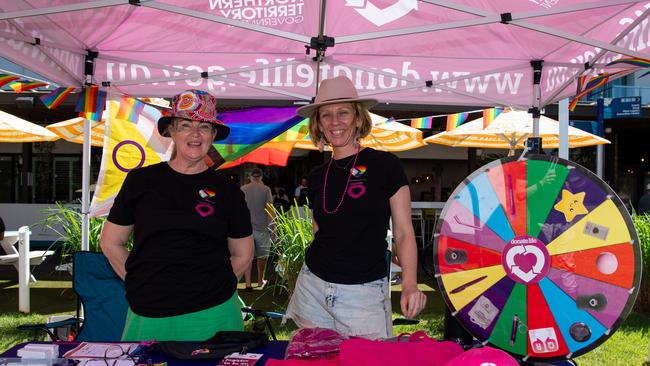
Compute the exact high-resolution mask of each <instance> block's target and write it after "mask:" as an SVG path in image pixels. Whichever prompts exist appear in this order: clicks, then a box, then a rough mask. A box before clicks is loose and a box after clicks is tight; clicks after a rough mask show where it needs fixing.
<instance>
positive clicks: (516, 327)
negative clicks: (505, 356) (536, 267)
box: [488, 283, 528, 356]
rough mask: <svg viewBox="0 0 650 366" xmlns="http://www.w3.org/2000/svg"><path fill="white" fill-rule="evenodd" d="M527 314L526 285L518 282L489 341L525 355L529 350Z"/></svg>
mask: <svg viewBox="0 0 650 366" xmlns="http://www.w3.org/2000/svg"><path fill="white" fill-rule="evenodd" d="M527 314H528V313H527V309H526V286H525V285H521V284H518V283H517V284H515V285H514V286H513V288H512V291H511V292H510V296H508V301H506V304H505V305H504V307H503V309H502V310H501V314H500V315H499V318H498V319H497V322H496V324H495V325H494V327H493V328H492V333H491V334H490V338H489V339H488V341H489V342H490V343H492V344H493V345H495V346H497V347H499V348H501V349H503V350H506V351H508V352H510V353H515V354H518V355H521V356H525V355H526V354H527V352H528V349H527V344H528V331H527V329H528V328H527V326H526V324H528V320H527V316H528V315H527Z"/></svg>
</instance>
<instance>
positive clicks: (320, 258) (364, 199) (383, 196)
mask: <svg viewBox="0 0 650 366" xmlns="http://www.w3.org/2000/svg"><path fill="white" fill-rule="evenodd" d="M353 161H354V155H352V156H349V157H347V158H344V159H340V160H336V161H334V162H333V163H332V166H331V167H330V170H329V175H328V178H327V192H326V198H327V202H326V206H327V210H328V211H329V212H331V211H334V210H335V209H336V207H337V205H338V204H339V202H340V201H341V196H342V194H343V190H344V189H345V183H346V182H347V179H348V174H349V172H350V169H352V164H353ZM326 170H327V164H324V165H321V166H319V167H317V168H316V169H314V170H313V171H312V172H311V173H310V174H309V188H310V196H309V201H310V202H311V203H312V207H311V208H312V210H313V214H314V219H315V221H316V223H317V225H318V231H317V232H316V235H315V237H314V241H313V242H312V244H311V245H310V247H309V249H308V251H307V254H306V257H305V262H306V263H307V266H308V267H309V269H310V270H311V271H312V272H313V273H314V274H315V275H316V276H318V277H320V278H321V279H323V280H325V281H328V282H333V283H340V284H359V283H366V282H370V281H374V280H377V279H380V278H383V277H385V276H386V272H387V271H386V268H387V263H386V249H387V243H386V230H388V223H389V219H390V202H389V199H390V197H392V196H393V195H394V194H395V192H397V190H399V189H400V188H401V187H402V186H405V185H407V184H408V182H407V180H406V174H405V173H404V168H403V167H402V164H401V163H400V161H399V159H398V158H397V157H396V156H395V155H393V154H391V153H387V152H382V151H376V150H373V149H370V148H365V149H363V150H361V151H360V152H359V157H358V159H357V163H356V164H355V167H354V170H353V175H352V177H351V179H350V184H349V186H348V190H347V192H346V194H345V198H344V199H343V203H342V204H341V206H340V208H339V210H338V211H337V212H336V213H334V214H327V213H326V212H325V211H324V210H323V186H324V185H323V182H324V179H325V172H326Z"/></svg>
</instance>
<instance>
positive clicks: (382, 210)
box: [285, 76, 426, 339]
mask: <svg viewBox="0 0 650 366" xmlns="http://www.w3.org/2000/svg"><path fill="white" fill-rule="evenodd" d="M376 102H377V101H376V100H375V99H369V98H360V97H359V96H358V94H357V91H356V89H355V87H354V85H353V84H352V81H351V80H350V79H348V78H346V77H344V76H339V77H335V78H332V79H327V80H323V81H322V83H321V86H320V89H319V90H318V93H317V95H316V98H315V102H314V103H313V104H310V105H307V106H303V107H301V108H299V109H298V111H297V113H298V114H299V115H300V116H302V117H308V118H309V133H310V136H311V138H312V141H313V142H314V144H315V145H317V146H320V147H323V145H324V144H328V145H330V146H331V148H332V158H331V159H330V160H329V162H328V163H326V164H323V165H321V166H318V167H317V168H315V169H314V170H313V171H312V172H311V173H310V174H309V182H308V185H309V203H310V208H311V210H312V216H311V217H312V218H313V227H314V229H313V230H314V240H313V242H312V243H311V245H310V246H309V248H308V250H307V253H306V254H305V265H304V266H303V267H302V269H301V271H300V274H299V276H298V280H297V283H296V286H295V289H294V293H293V296H292V297H291V300H290V302H289V306H288V308H287V311H286V316H285V319H289V318H291V319H293V320H294V322H295V323H296V324H297V325H298V326H299V327H300V328H307V327H309V328H310V327H320V328H329V329H335V330H337V331H339V332H340V333H343V334H345V335H349V336H360V337H365V338H373V339H374V338H387V337H390V336H391V334H392V320H391V315H392V311H391V302H390V289H389V283H388V282H389V281H388V278H387V273H388V261H387V259H386V249H387V243H386V234H387V231H388V226H389V220H390V219H391V218H392V222H393V229H392V234H393V238H394V240H395V242H396V243H397V255H398V257H399V261H400V265H401V267H402V294H401V298H400V307H401V310H402V313H403V314H404V316H405V317H407V318H413V317H415V316H416V315H417V314H419V313H420V311H422V309H423V308H424V306H425V304H426V297H425V296H424V294H423V293H422V292H421V291H420V290H419V289H418V287H417V278H416V271H417V248H416V244H415V235H414V233H413V224H412V222H411V198H410V197H411V195H410V192H409V186H408V181H407V179H406V174H405V173H404V168H403V167H402V164H401V163H400V161H399V159H398V158H397V157H396V156H395V155H393V154H391V153H388V152H382V151H376V150H373V149H371V148H364V147H362V146H361V145H360V143H359V142H360V140H361V138H363V137H365V136H367V135H368V134H369V133H370V129H371V128H372V125H371V121H370V115H369V113H368V109H367V108H369V107H370V106H372V105H374V104H375V103H376Z"/></svg>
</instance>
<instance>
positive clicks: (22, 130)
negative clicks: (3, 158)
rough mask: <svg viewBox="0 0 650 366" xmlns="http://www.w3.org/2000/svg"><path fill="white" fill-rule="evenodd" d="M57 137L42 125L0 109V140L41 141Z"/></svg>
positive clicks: (56, 138)
mask: <svg viewBox="0 0 650 366" xmlns="http://www.w3.org/2000/svg"><path fill="white" fill-rule="evenodd" d="M58 139H59V136H57V135H55V134H53V133H52V132H50V131H49V130H47V129H46V128H44V127H41V126H39V125H37V124H35V123H32V122H29V121H25V120H24V119H22V118H18V117H16V116H14V115H13V114H9V113H6V112H3V111H0V142H41V141H54V140H58Z"/></svg>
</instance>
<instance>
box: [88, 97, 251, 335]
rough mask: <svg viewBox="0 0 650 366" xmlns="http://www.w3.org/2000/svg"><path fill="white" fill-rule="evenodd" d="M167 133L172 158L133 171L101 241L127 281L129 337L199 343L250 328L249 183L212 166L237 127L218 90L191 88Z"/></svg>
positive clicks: (162, 123) (164, 121)
mask: <svg viewBox="0 0 650 366" xmlns="http://www.w3.org/2000/svg"><path fill="white" fill-rule="evenodd" d="M158 131H159V132H160V134H161V135H163V136H167V137H170V138H171V139H172V140H173V142H174V147H173V149H174V150H173V153H172V157H171V160H170V161H168V162H162V163H159V164H153V165H149V166H146V167H144V168H140V169H136V170H132V171H130V172H129V173H128V174H127V176H126V179H125V180H124V183H123V184H122V187H121V189H120V192H119V193H118V194H117V196H116V198H115V201H114V203H113V206H112V208H111V210H110V213H109V214H108V218H107V221H106V223H105V224H104V228H103V230H102V234H101V238H100V245H101V248H102V251H103V252H104V254H105V255H106V257H107V258H108V260H109V261H110V263H111V266H112V267H113V269H114V270H115V272H116V273H117V274H118V275H119V276H120V277H121V278H123V279H124V280H125V288H126V297H127V300H128V303H129V310H128V314H127V319H126V324H125V328H124V332H123V334H122V339H123V340H129V341H140V340H151V339H156V340H193V341H197V340H205V339H208V338H210V337H212V336H213V335H214V334H215V332H217V331H219V330H243V323H242V317H241V310H240V308H241V305H240V302H239V299H238V297H237V291H236V290H237V282H238V279H239V278H240V277H241V275H242V274H243V273H244V270H245V269H246V268H247V267H248V265H249V264H250V262H251V260H252V256H253V238H252V228H251V220H250V214H249V212H248V208H247V207H246V201H245V200H244V196H243V194H242V192H241V190H240V189H239V187H238V186H237V185H235V184H234V183H233V182H231V181H230V180H229V179H227V178H224V177H222V176H221V175H220V174H219V173H217V172H216V171H215V170H214V169H210V168H209V167H208V165H207V164H206V162H205V157H206V154H207V152H208V150H209V148H210V146H211V145H212V143H213V142H214V141H215V140H219V139H223V138H225V137H226V136H227V135H228V132H229V131H230V129H229V128H228V127H227V126H225V125H224V124H223V123H222V122H221V121H220V120H219V119H217V108H216V99H215V98H214V97H213V96H212V95H210V94H208V93H206V92H203V91H199V90H188V91H185V92H183V93H181V94H179V95H177V96H175V97H174V99H173V101H172V112H171V115H169V116H165V117H162V118H160V119H159V121H158ZM132 232H133V233H134V245H133V250H132V251H131V252H130V253H129V252H127V250H126V248H125V243H126V241H127V239H128V238H129V235H131V233H132Z"/></svg>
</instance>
